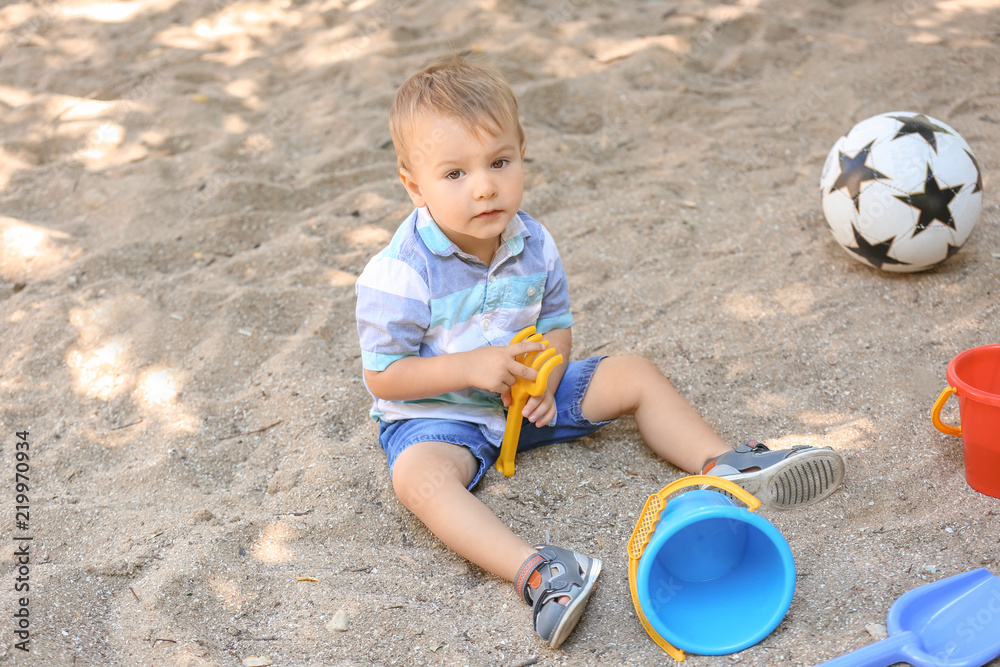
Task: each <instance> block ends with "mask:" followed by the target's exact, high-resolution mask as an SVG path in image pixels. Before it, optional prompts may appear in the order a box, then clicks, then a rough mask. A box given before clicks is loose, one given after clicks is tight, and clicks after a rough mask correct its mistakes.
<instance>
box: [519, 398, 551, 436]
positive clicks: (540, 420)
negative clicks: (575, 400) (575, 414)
mask: <svg viewBox="0 0 1000 667" xmlns="http://www.w3.org/2000/svg"><path fill="white" fill-rule="evenodd" d="M521 414H522V415H524V416H525V417H527V418H528V421H530V422H531V423H533V424H534V425H535V426H539V427H541V426H545V425H546V424H548V423H549V422H550V421H552V420H553V419H554V418H555V416H556V397H555V394H554V393H553V392H552V391H550V390H549V389H546V390H545V391H544V392H543V393H542V395H541V396H529V397H528V401H527V402H526V403H525V404H524V411H523V412H522V413H521Z"/></svg>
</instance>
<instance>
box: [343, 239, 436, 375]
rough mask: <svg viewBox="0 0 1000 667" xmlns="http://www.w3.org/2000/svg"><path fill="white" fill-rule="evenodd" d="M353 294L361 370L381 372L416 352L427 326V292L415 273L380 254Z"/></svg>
mask: <svg viewBox="0 0 1000 667" xmlns="http://www.w3.org/2000/svg"><path fill="white" fill-rule="evenodd" d="M355 291H356V293H357V296H358V303H357V309H356V312H355V314H356V318H357V322H358V338H359V339H360V343H361V364H362V366H363V368H364V369H365V370H370V371H384V370H385V369H386V368H387V367H388V366H389V364H391V363H392V362H394V361H397V360H399V359H402V358H403V357H409V356H415V355H417V354H419V353H420V343H421V341H422V340H423V338H424V333H425V332H426V331H427V328H428V327H429V325H430V303H429V302H430V290H429V289H428V286H427V281H426V279H425V278H424V277H423V276H422V275H421V273H420V272H419V271H418V270H416V269H415V268H414V267H412V266H410V265H409V264H407V263H406V262H404V261H402V260H400V259H399V258H397V257H393V256H391V255H388V254H386V253H380V254H378V255H376V256H375V257H374V258H372V260H371V261H370V262H369V263H368V266H366V267H365V270H364V271H363V272H362V273H361V276H360V277H359V278H358V282H357V284H356V285H355Z"/></svg>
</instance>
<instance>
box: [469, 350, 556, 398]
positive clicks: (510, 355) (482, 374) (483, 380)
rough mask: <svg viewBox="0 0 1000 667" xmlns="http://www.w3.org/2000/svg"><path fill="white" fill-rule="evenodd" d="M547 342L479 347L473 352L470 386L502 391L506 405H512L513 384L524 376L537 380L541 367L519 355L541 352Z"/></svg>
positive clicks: (501, 395)
mask: <svg viewBox="0 0 1000 667" xmlns="http://www.w3.org/2000/svg"><path fill="white" fill-rule="evenodd" d="M545 348H546V346H545V344H544V343H514V344H513V345H505V346H503V347H493V346H490V345H487V346H484V347H480V348H476V349H475V350H472V351H470V352H468V353H467V354H468V355H469V359H468V362H469V386H471V387H479V388H480V389H486V390H488V391H495V392H497V393H498V394H500V398H501V399H502V400H503V404H504V407H509V406H510V388H511V387H513V386H514V383H515V382H517V378H519V377H522V378H524V379H526V380H528V381H529V382H534V381H535V379H536V378H537V377H538V371H536V370H535V369H534V368H532V367H531V366H525V365H524V364H522V363H520V362H519V361H517V360H516V359H515V357H517V356H518V355H521V354H524V353H526V352H541V351H542V350H544V349H545Z"/></svg>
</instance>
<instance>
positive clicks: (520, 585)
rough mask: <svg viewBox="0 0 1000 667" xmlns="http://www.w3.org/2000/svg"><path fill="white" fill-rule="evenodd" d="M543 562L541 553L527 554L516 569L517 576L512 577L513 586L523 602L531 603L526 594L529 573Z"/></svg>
mask: <svg viewBox="0 0 1000 667" xmlns="http://www.w3.org/2000/svg"><path fill="white" fill-rule="evenodd" d="M545 562H546V561H545V558H543V557H542V555H541V554H538V553H536V554H532V555H530V556H528V559H527V560H526V561H524V562H523V563H521V567H519V568H518V570H517V576H516V577H515V578H514V588H515V589H516V590H517V594H518V595H520V596H521V599H522V600H524V602H525V604H528V605H530V604H531V597H530V596H529V595H528V580H529V579H531V575H532V574H534V573H535V570H537V569H538V568H539V567H541V566H542V565H543V564H544V563H545Z"/></svg>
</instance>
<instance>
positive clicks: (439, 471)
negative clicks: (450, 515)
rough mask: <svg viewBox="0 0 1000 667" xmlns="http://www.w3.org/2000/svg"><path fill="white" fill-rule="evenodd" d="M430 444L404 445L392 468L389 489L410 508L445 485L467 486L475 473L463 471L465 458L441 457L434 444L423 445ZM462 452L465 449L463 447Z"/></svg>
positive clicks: (422, 502)
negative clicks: (432, 445) (404, 447)
mask: <svg viewBox="0 0 1000 667" xmlns="http://www.w3.org/2000/svg"><path fill="white" fill-rule="evenodd" d="M430 444H431V443H420V444H419V445H414V446H412V447H409V448H407V449H406V450H405V451H404V452H403V453H402V454H400V455H399V457H398V458H397V459H396V463H395V464H394V465H393V468H392V490H393V491H394V492H395V494H396V497H397V498H399V500H400V502H402V503H403V505H405V506H406V507H408V508H410V509H411V510H412V509H415V508H416V507H419V506H420V505H422V504H424V503H425V502H427V501H428V500H431V499H433V498H434V497H435V496H436V495H437V493H438V492H439V491H440V490H441V489H443V488H445V486H447V485H451V484H461V485H462V486H465V485H467V484H468V483H469V481H471V477H470V474H474V471H473V472H472V473H470V472H469V471H467V470H465V468H468V467H469V466H466V465H464V463H465V461H463V460H462V459H464V457H462V456H458V457H457V458H458V459H459V460H458V461H456V460H454V459H455V458H456V457H455V456H453V455H447V456H440V455H438V452H437V451H435V448H434V447H430V446H427V447H424V446H423V445H430ZM433 444H441V443H433ZM450 447H455V446H454V445H451V446H450ZM463 451H465V452H468V450H464V448H463ZM449 454H454V453H453V452H450V453H449ZM470 457H471V454H470ZM466 477H469V479H468V480H467V479H465V478H466Z"/></svg>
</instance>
